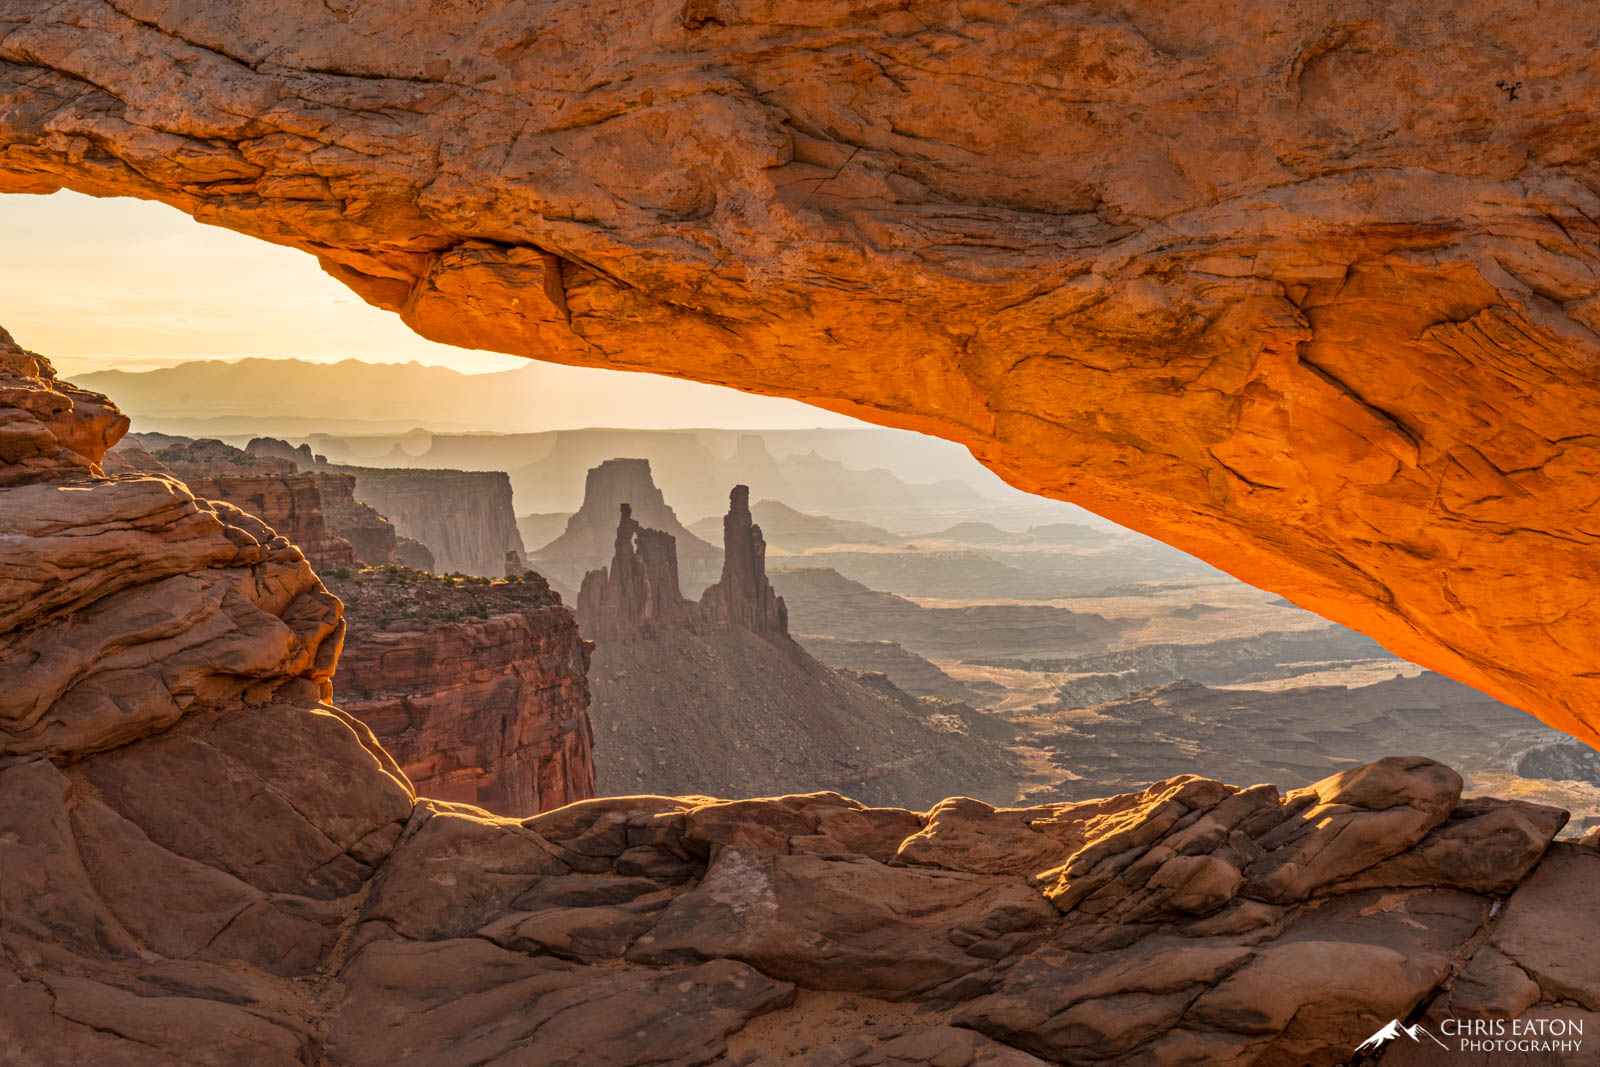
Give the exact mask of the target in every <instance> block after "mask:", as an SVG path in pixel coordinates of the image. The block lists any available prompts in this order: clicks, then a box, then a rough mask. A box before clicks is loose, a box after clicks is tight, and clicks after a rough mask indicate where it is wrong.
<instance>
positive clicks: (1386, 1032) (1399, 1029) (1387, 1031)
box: [1356, 1019, 1450, 1052]
mask: <svg viewBox="0 0 1600 1067" xmlns="http://www.w3.org/2000/svg"><path fill="white" fill-rule="evenodd" d="M1401 1034H1405V1035H1406V1036H1407V1037H1409V1038H1410V1039H1411V1040H1413V1041H1415V1042H1416V1043H1417V1044H1419V1045H1420V1044H1422V1039H1423V1038H1424V1037H1426V1038H1427V1039H1428V1040H1429V1041H1432V1042H1433V1043H1434V1044H1435V1045H1438V1046H1439V1047H1440V1048H1442V1049H1448V1048H1449V1047H1450V1046H1449V1045H1446V1044H1445V1043H1444V1042H1443V1041H1440V1040H1439V1039H1438V1038H1437V1037H1434V1036H1433V1035H1432V1034H1431V1033H1429V1032H1428V1031H1427V1030H1426V1029H1425V1028H1424V1027H1423V1025H1422V1024H1421V1023H1418V1024H1417V1025H1415V1026H1402V1025H1401V1024H1400V1020H1399V1019H1390V1020H1389V1021H1388V1022H1387V1023H1385V1024H1384V1025H1383V1026H1382V1027H1380V1028H1379V1030H1378V1032H1377V1033H1375V1034H1373V1035H1372V1036H1371V1037H1369V1038H1367V1039H1366V1040H1365V1041H1363V1042H1361V1044H1359V1045H1357V1046H1356V1051H1357V1052H1371V1051H1373V1050H1374V1049H1378V1048H1382V1047H1383V1046H1384V1045H1387V1044H1388V1043H1389V1042H1391V1041H1393V1040H1394V1039H1395V1038H1397V1037H1399V1036H1400V1035H1401Z"/></svg>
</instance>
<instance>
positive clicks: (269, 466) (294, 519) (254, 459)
mask: <svg viewBox="0 0 1600 1067" xmlns="http://www.w3.org/2000/svg"><path fill="white" fill-rule="evenodd" d="M123 456H124V458H125V459H126V461H127V462H128V463H130V464H131V463H133V462H135V461H136V459H137V457H136V456H135V455H134V454H133V453H132V452H124V453H123ZM153 456H154V458H155V459H156V460H157V461H158V462H159V463H160V464H161V465H162V468H163V469H165V470H167V471H170V472H171V473H172V474H173V475H175V476H177V477H178V478H180V479H182V480H183V482H184V484H186V485H187V486H188V487H189V489H190V490H191V491H192V492H193V493H194V494H195V495H196V496H198V497H203V498H205V499H207V500H223V501H226V502H227V503H229V504H232V505H234V506H235V507H237V508H239V509H241V510H243V511H247V512H249V513H250V514H251V515H254V516H255V517H256V518H258V519H260V520H261V521H262V522H264V523H266V524H267V525H268V526H270V527H272V528H273V529H274V530H276V531H277V532H279V533H281V534H283V536H284V537H286V538H288V539H289V541H290V542H292V543H293V544H294V545H295V546H297V547H298V548H299V549H300V551H302V552H304V553H305V555H306V558H307V559H308V560H310V561H311V565H312V566H313V567H316V568H317V569H319V570H325V569H329V568H333V567H344V566H349V565H350V564H352V563H355V562H357V561H358V559H359V558H360V557H358V556H357V555H356V553H355V550H354V548H353V546H352V544H351V542H350V541H349V540H348V539H347V538H345V537H342V536H340V535H339V534H338V533H336V532H335V531H334V530H332V529H331V528H330V524H329V522H328V521H327V516H326V514H325V512H324V510H323V495H322V489H323V486H322V484H321V483H320V481H319V480H318V479H317V478H316V477H315V476H314V475H310V474H301V473H299V469H298V467H297V466H296V465H295V463H294V461H293V460H289V459H284V458H280V457H276V456H270V455H262V454H258V453H250V452H246V451H245V450H244V449H239V448H234V447H233V446H232V445H227V444H224V443H223V442H221V441H215V440H200V441H186V442H182V443H177V444H172V445H169V446H168V447H166V448H163V449H160V450H158V451H157V452H155V453H153Z"/></svg>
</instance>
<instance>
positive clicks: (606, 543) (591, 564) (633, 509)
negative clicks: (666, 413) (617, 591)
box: [529, 459, 722, 592]
mask: <svg viewBox="0 0 1600 1067" xmlns="http://www.w3.org/2000/svg"><path fill="white" fill-rule="evenodd" d="M624 505H626V506H627V507H628V509H629V515H630V516H632V517H633V520H634V521H635V522H637V523H638V524H639V525H640V526H641V527H644V528H648V529H651V530H658V531H660V532H661V533H662V534H663V535H664V536H667V537H671V538H672V539H673V542H674V552H675V555H676V558H677V560H678V564H677V565H678V566H679V567H681V568H682V571H683V573H682V574H681V575H680V581H681V583H682V587H683V588H687V589H689V590H690V591H691V592H693V591H694V590H698V589H703V588H705V587H706V586H709V585H710V584H711V583H712V582H714V581H716V580H717V575H718V572H719V568H720V567H721V566H722V554H721V553H720V552H718V551H717V550H716V548H714V547H713V546H712V545H710V544H708V543H707V542H705V541H702V540H700V538H698V537H696V536H695V535H694V534H692V533H690V532H689V531H688V530H687V529H686V528H685V527H684V525H683V523H681V522H679V521H678V515H677V513H676V512H674V511H673V510H672V507H671V506H670V505H669V504H668V503H667V502H666V498H665V497H664V496H663V495H662V493H661V490H660V489H658V488H657V487H656V484H655V481H654V480H653V479H652V478H651V476H650V461H649V460H647V459H608V460H606V461H605V462H603V463H601V464H600V465H599V466H597V467H591V468H590V469H589V473H588V475H587V476H586V477H585V479H584V485H583V506H582V507H580V508H579V509H578V510H577V511H576V512H575V513H574V514H573V515H572V516H571V517H570V518H568V519H567V523H566V529H564V530H563V531H562V532H561V535H560V536H559V537H557V538H556V539H555V540H553V541H551V542H550V543H549V544H547V545H545V546H544V547H542V548H540V549H538V550H536V551H534V552H531V553H529V559H530V560H531V562H532V563H533V564H534V565H535V566H537V567H540V568H541V569H543V570H547V571H549V572H550V573H551V574H552V575H553V576H554V577H555V578H556V579H558V580H559V581H562V582H565V583H567V584H568V585H571V586H573V587H576V586H577V585H578V584H579V583H580V582H582V581H583V580H584V576H585V575H587V574H588V573H589V572H590V571H592V570H594V569H595V568H597V567H604V566H605V565H606V564H607V563H608V562H609V561H610V560H611V558H612V555H613V548H614V544H615V541H616V537H617V513H618V511H619V510H620V509H621V508H622V507H623V506H624ZM675 588H676V587H675Z"/></svg>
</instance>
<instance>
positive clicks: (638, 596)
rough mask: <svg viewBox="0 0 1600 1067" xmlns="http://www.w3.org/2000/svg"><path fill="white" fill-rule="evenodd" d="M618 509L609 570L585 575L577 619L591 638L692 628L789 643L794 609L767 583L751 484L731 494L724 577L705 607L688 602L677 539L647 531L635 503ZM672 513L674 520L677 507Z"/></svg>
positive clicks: (702, 603)
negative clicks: (752, 514) (752, 515)
mask: <svg viewBox="0 0 1600 1067" xmlns="http://www.w3.org/2000/svg"><path fill="white" fill-rule="evenodd" d="M629 462H632V461H629ZM598 469H599V468H596V470H598ZM590 473H591V474H593V473H595V472H594V471H591V472H590ZM648 473H649V472H648V470H647V471H646V474H647V475H648ZM658 495H659V494H658ZM663 506H664V505H663ZM618 510H619V512H620V513H621V516H622V517H621V521H620V522H618V524H617V527H616V537H615V538H614V539H613V544H612V556H611V566H610V567H609V568H608V567H601V568H600V569H599V570H594V571H590V572H588V573H587V574H585V575H584V576H583V585H582V587H581V588H580V589H579V590H578V617H579V618H580V619H581V620H582V621H583V625H584V629H585V630H586V631H587V632H589V633H592V634H596V635H604V636H606V637H619V638H626V637H629V636H633V635H637V634H640V633H648V632H654V631H655V630H657V629H659V628H669V629H670V628H673V627H688V628H690V629H699V630H733V629H740V630H748V631H750V632H751V633H753V634H761V635H767V636H771V637H775V638H785V639H786V638H788V636H789V612H788V608H786V607H785V606H784V603H783V598H782V597H780V596H778V594H776V593H774V592H773V591H772V584H771V583H770V582H768V581H767V564H766V559H767V546H766V542H764V541H763V540H762V538H761V527H759V526H756V525H755V524H754V523H752V522H751V521H750V490H749V488H748V487H747V486H743V485H736V486H734V487H733V490H732V492H730V493H729V494H728V514H727V516H726V517H725V518H724V519H723V524H722V537H723V540H722V546H723V550H722V577H721V578H720V579H719V580H718V581H717V582H716V584H715V585H712V586H710V587H709V588H707V589H706V591H705V592H704V593H703V594H701V596H700V600H699V603H690V602H689V601H687V600H685V599H684V597H683V592H682V589H681V587H680V585H679V577H678V549H677V541H678V539H677V537H675V536H674V535H672V534H671V533H668V532H667V531H665V530H655V529H651V528H649V527H646V526H644V525H643V524H642V523H640V522H639V520H638V519H635V518H634V517H633V507H632V505H631V504H628V503H622V504H619V505H618ZM667 511H668V514H669V515H670V514H671V509H667ZM569 530H570V527H569ZM685 536H692V535H688V534H686V535H685Z"/></svg>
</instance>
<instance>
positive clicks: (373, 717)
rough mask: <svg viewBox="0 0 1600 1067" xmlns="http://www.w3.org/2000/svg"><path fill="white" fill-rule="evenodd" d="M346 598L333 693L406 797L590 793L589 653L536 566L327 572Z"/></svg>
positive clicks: (563, 800)
mask: <svg viewBox="0 0 1600 1067" xmlns="http://www.w3.org/2000/svg"><path fill="white" fill-rule="evenodd" d="M323 581H324V582H325V583H326V585H327V587H328V589H329V591H330V592H332V593H333V594H334V595H335V596H337V597H338V598H339V599H340V601H342V602H343V604H344V618H345V638H344V649H343V651H342V652H341V653H340V656H339V668H338V671H337V672H336V673H335V675H334V680H333V682H334V688H333V699H334V702H335V703H337V704H338V705H339V706H340V707H341V708H342V709H343V710H344V711H345V712H347V713H349V714H351V715H354V716H355V717H356V718H358V719H360V720H361V721H362V722H363V723H364V724H365V725H366V726H367V727H368V728H369V729H370V730H371V731H372V732H373V734H374V735H375V736H376V737H377V739H378V742H379V743H380V744H382V745H383V747H384V749H385V751H387V752H388V753H390V754H391V755H392V756H393V757H394V759H395V761H396V762H397V763H399V765H400V767H401V769H402V770H404V771H405V773H406V777H408V778H409V779H410V780H411V782H412V784H413V786H414V787H415V788H416V790H417V792H418V793H420V794H422V795H425V796H429V797H436V798H438V799H439V800H445V801H458V802H462V803H465V804H471V805H474V806H476V807H478V808H482V809H484V810H486V811H490V812H493V813H494V814H496V815H507V816H518V817H521V816H527V815H536V814H538V813H539V812H541V811H547V810H549V809H552V808H558V807H561V806H562V805H564V804H570V803H572V802H574V801H578V800H587V799H589V798H590V797H592V796H594V795H595V775H594V756H593V748H594V738H593V734H592V731H591V728H590V724H589V715H588V707H589V683H588V678H587V674H588V670H589V652H590V649H591V647H592V646H591V645H590V643H589V642H587V641H585V640H584V639H583V638H582V637H581V636H580V635H579V633H578V624H577V622H576V620H575V619H574V618H573V614H572V611H571V609H569V608H567V607H565V606H563V605H562V603H561V598H560V597H559V596H557V595H555V594H553V593H552V592H551V591H550V587H549V586H548V585H547V584H546V583H545V581H544V580H543V579H542V578H540V577H539V576H538V575H537V574H533V573H531V572H530V573H528V574H526V575H520V576H517V577H516V578H515V579H512V580H502V581H497V582H483V583H479V582H471V581H467V582H458V581H455V580H452V579H450V578H446V577H440V576H437V575H432V574H427V573H424V572H421V571H415V570H410V569H407V568H403V567H385V568H373V569H369V570H363V571H357V572H355V573H353V574H349V575H348V576H347V577H345V576H340V575H338V574H335V575H332V576H324V578H323Z"/></svg>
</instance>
